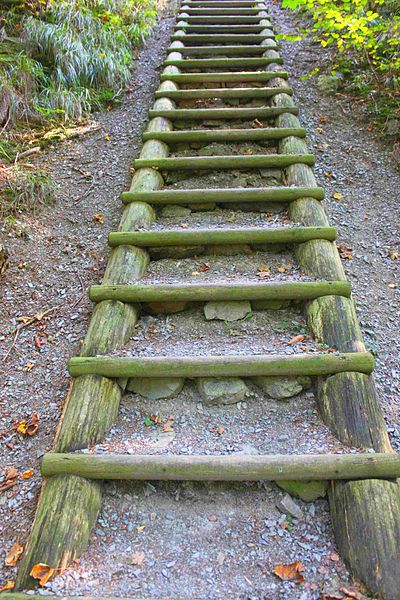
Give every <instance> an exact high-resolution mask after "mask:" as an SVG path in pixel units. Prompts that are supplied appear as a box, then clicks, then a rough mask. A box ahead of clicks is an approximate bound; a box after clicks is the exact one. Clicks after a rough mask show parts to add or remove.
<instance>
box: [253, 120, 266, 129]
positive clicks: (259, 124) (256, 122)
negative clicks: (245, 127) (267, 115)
mask: <svg viewBox="0 0 400 600" xmlns="http://www.w3.org/2000/svg"><path fill="white" fill-rule="evenodd" d="M253 127H264V126H263V124H262V123H261V121H259V120H258V119H254V121H253Z"/></svg>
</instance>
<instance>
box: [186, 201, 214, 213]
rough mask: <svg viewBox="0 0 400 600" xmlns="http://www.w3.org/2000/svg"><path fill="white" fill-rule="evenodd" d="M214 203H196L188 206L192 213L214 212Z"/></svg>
mask: <svg viewBox="0 0 400 600" xmlns="http://www.w3.org/2000/svg"><path fill="white" fill-rule="evenodd" d="M216 206H217V205H216V204H215V202H197V203H196V204H190V208H191V209H192V212H208V211H212V210H215V208H216Z"/></svg>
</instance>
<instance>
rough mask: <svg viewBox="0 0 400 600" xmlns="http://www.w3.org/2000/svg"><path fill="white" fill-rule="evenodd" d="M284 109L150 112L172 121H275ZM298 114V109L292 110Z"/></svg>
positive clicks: (213, 109) (186, 109)
mask: <svg viewBox="0 0 400 600" xmlns="http://www.w3.org/2000/svg"><path fill="white" fill-rule="evenodd" d="M281 110H282V109H280V108H274V107H269V106H267V107H265V108H257V107H255V108H177V109H175V110H160V109H153V110H150V117H165V118H168V119H171V121H184V120H187V121H203V120H212V119H214V120H220V119H235V120H236V119H244V120H251V119H273V118H274V117H276V116H277V115H279V113H280V112H281ZM292 110H293V112H294V113H295V112H297V108H293V109H292Z"/></svg>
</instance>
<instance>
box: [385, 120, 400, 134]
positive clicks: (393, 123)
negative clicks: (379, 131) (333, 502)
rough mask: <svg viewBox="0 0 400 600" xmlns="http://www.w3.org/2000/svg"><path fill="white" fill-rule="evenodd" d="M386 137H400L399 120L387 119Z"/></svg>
mask: <svg viewBox="0 0 400 600" xmlns="http://www.w3.org/2000/svg"><path fill="white" fill-rule="evenodd" d="M385 132H386V133H387V135H400V119H389V120H388V121H387V123H386V125H385Z"/></svg>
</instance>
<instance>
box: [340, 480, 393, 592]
mask: <svg viewBox="0 0 400 600" xmlns="http://www.w3.org/2000/svg"><path fill="white" fill-rule="evenodd" d="M397 477H398V476H397ZM329 498H330V507H331V515H332V522H333V529H334V532H335V539H336V544H337V546H338V549H339V552H340V553H341V555H342V557H343V558H344V560H345V561H346V562H347V564H348V565H349V566H350V569H351V571H352V573H353V574H354V576H355V577H357V578H359V579H361V580H362V581H363V582H364V583H365V584H366V585H367V586H368V588H369V589H370V590H371V591H372V592H373V593H374V594H378V595H379V597H381V598H384V599H385V600H399V599H400V586H399V581H400V561H399V540H400V490H399V485H398V483H396V482H395V481H381V480H377V479H367V480H366V481H349V482H332V484H331V490H330V493H329Z"/></svg>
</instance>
